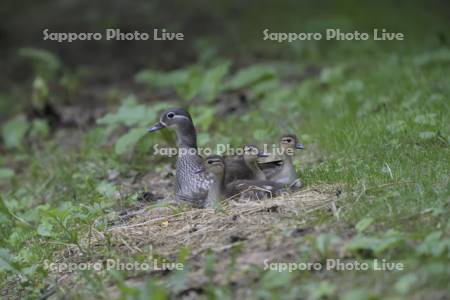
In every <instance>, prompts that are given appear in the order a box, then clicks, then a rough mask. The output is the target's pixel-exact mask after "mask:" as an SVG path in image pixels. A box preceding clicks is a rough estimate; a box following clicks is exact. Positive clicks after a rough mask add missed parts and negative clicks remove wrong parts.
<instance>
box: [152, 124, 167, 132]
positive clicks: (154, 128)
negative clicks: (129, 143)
mask: <svg viewBox="0 0 450 300" xmlns="http://www.w3.org/2000/svg"><path fill="white" fill-rule="evenodd" d="M165 127H166V126H165V125H164V124H162V123H161V122H158V123H156V124H155V125H153V127H152V128H149V129H148V132H154V131H157V130H160V129H163V128H165Z"/></svg>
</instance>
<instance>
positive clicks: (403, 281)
mask: <svg viewBox="0 0 450 300" xmlns="http://www.w3.org/2000/svg"><path fill="white" fill-rule="evenodd" d="M417 281H418V278H417V275H416V274H413V273H411V274H406V275H404V276H402V277H400V279H399V280H398V281H397V282H396V283H395V290H396V291H397V292H399V293H400V294H402V295H405V294H407V293H408V292H409V291H410V290H411V288H412V287H413V286H414V285H415V284H416V283H417Z"/></svg>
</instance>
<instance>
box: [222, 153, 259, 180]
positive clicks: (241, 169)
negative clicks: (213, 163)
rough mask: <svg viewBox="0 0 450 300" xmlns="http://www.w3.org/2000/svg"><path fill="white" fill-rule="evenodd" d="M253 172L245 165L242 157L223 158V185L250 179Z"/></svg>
mask: <svg viewBox="0 0 450 300" xmlns="http://www.w3.org/2000/svg"><path fill="white" fill-rule="evenodd" d="M252 176H253V172H252V170H250V169H249V167H247V165H246V164H245V161H244V158H243V157H242V156H226V157H225V184H228V183H231V182H233V181H235V180H238V179H249V178H252Z"/></svg>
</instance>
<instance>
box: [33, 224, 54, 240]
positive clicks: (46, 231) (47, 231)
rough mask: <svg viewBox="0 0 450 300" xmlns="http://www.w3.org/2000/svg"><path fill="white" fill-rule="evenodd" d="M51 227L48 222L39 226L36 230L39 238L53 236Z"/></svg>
mask: <svg viewBox="0 0 450 300" xmlns="http://www.w3.org/2000/svg"><path fill="white" fill-rule="evenodd" d="M52 230H53V225H52V224H50V223H49V222H48V221H44V222H42V223H41V224H39V226H38V228H37V233H38V234H39V235H41V236H45V237H50V236H53V232H52Z"/></svg>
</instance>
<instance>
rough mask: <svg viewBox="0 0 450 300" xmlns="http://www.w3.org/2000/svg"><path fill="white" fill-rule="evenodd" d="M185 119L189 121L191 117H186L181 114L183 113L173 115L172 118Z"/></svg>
mask: <svg viewBox="0 0 450 300" xmlns="http://www.w3.org/2000/svg"><path fill="white" fill-rule="evenodd" d="M177 118H178V119H187V120H189V121H191V119H189V118H188V117H186V116H183V115H175V116H174V117H173V118H172V119H177Z"/></svg>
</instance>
